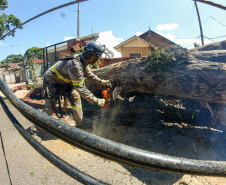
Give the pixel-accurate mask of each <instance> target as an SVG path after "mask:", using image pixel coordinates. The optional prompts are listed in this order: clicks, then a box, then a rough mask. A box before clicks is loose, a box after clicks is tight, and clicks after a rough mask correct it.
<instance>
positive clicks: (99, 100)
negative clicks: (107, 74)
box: [97, 98, 106, 107]
mask: <svg viewBox="0 0 226 185" xmlns="http://www.w3.org/2000/svg"><path fill="white" fill-rule="evenodd" d="M97 105H98V106H100V107H104V106H105V105H106V100H105V99H104V98H102V99H100V98H97Z"/></svg>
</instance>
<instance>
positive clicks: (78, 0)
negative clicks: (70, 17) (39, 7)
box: [0, 0, 88, 40]
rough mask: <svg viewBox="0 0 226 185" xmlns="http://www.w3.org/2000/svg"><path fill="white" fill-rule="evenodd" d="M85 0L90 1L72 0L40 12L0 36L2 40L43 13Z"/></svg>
mask: <svg viewBox="0 0 226 185" xmlns="http://www.w3.org/2000/svg"><path fill="white" fill-rule="evenodd" d="M83 1H88V0H77V1H72V2H69V3H65V4H63V5H60V6H57V7H55V8H52V9H49V10H47V11H45V12H43V13H40V14H38V15H36V16H34V17H32V18H31V19H29V20H27V21H25V22H23V23H22V24H20V25H18V26H17V27H15V28H14V29H12V30H10V31H9V32H8V33H6V34H5V35H3V36H2V37H1V38H0V40H2V39H3V38H5V37H6V36H7V35H9V34H10V33H12V32H14V31H15V30H16V29H17V28H20V27H21V26H23V25H25V24H27V23H29V22H31V21H33V20H34V19H37V18H39V17H41V16H43V15H45V14H48V13H50V12H53V11H55V10H58V9H60V8H64V7H66V6H69V5H73V4H76V3H80V2H83Z"/></svg>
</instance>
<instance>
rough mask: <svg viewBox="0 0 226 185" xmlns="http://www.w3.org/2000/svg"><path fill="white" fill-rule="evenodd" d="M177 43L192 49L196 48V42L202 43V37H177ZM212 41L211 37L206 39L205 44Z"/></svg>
mask: <svg viewBox="0 0 226 185" xmlns="http://www.w3.org/2000/svg"><path fill="white" fill-rule="evenodd" d="M176 43H177V44H179V45H181V46H182V47H185V48H187V49H192V48H194V43H197V44H199V45H200V46H201V45H202V43H201V40H200V39H177V40H176ZM210 43H212V41H211V40H209V39H204V44H205V45H206V44H210Z"/></svg>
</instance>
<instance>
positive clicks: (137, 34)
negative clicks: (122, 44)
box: [135, 31, 144, 36]
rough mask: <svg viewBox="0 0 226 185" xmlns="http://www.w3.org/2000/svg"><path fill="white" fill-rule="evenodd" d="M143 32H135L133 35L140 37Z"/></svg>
mask: <svg viewBox="0 0 226 185" xmlns="http://www.w3.org/2000/svg"><path fill="white" fill-rule="evenodd" d="M143 33H144V32H142V31H139V32H137V33H136V34H135V35H136V36H140V35H142V34H143Z"/></svg>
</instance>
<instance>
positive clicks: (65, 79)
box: [53, 65, 71, 83]
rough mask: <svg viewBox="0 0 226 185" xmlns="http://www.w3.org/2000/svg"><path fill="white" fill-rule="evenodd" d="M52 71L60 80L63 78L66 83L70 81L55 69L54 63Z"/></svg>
mask: <svg viewBox="0 0 226 185" xmlns="http://www.w3.org/2000/svg"><path fill="white" fill-rule="evenodd" d="M53 72H54V73H55V74H56V75H57V77H58V78H59V79H61V80H63V81H64V82H66V83H71V80H70V79H67V78H64V77H63V76H62V75H61V74H60V73H59V72H58V71H57V69H56V65H54V66H53Z"/></svg>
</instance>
